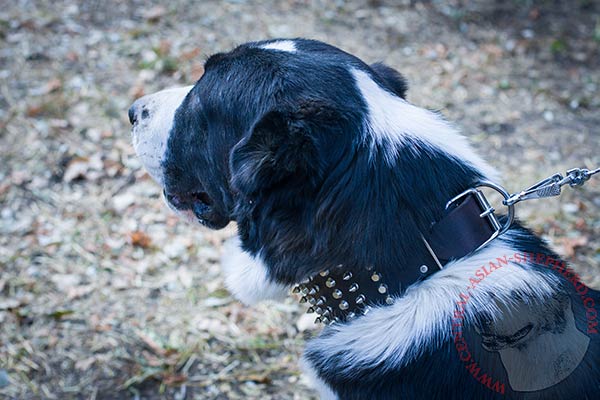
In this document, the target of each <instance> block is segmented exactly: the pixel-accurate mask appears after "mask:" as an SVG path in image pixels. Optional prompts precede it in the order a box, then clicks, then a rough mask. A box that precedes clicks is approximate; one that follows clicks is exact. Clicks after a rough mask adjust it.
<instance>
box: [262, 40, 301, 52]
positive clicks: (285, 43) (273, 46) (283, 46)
mask: <svg viewBox="0 0 600 400" xmlns="http://www.w3.org/2000/svg"><path fill="white" fill-rule="evenodd" d="M260 48H261V49H268V50H280V51H287V52H288V53H295V52H296V51H297V49H296V44H295V43H294V42H293V41H292V40H278V41H276V42H271V43H267V44H264V45H262V46H260Z"/></svg>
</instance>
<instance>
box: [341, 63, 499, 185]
mask: <svg viewBox="0 0 600 400" xmlns="http://www.w3.org/2000/svg"><path fill="white" fill-rule="evenodd" d="M352 75H353V76H354V80H355V82H356V85H357V86H358V89H359V90H360V92H361V94H362V96H363V99H364V101H365V103H366V104H367V107H368V113H369V115H368V119H367V125H368V126H367V130H368V132H369V134H370V135H372V137H373V139H374V142H375V145H376V146H378V147H379V148H380V149H382V150H383V152H384V157H385V158H386V159H387V160H388V161H389V162H393V161H394V160H395V159H396V157H397V155H398V152H399V151H401V149H402V144H403V142H404V141H406V139H407V138H410V137H413V138H416V139H419V140H420V141H422V142H424V143H426V144H428V145H430V146H431V147H434V148H435V149H437V150H440V151H442V152H444V153H446V154H448V155H450V156H453V157H455V158H457V159H458V160H460V161H464V162H467V163H469V164H470V165H471V166H473V167H475V168H476V169H478V170H479V171H480V172H481V173H483V174H484V175H485V176H486V177H487V178H488V179H493V180H495V179H496V177H497V172H496V171H495V170H494V169H493V168H492V167H491V166H489V165H488V164H487V163H486V162H485V161H484V160H483V159H482V158H481V157H479V156H478V155H477V154H476V153H475V152H474V151H473V149H472V147H471V146H470V144H469V142H468V140H467V139H466V138H465V137H464V136H462V135H461V134H460V133H459V132H458V131H457V130H456V128H454V127H453V126H452V125H451V124H450V123H449V122H448V121H446V120H444V119H443V118H442V117H441V116H440V115H438V114H437V113H434V112H432V111H429V110H426V109H423V108H420V107H417V106H414V105H412V104H410V103H408V102H407V101H406V100H404V99H402V98H401V97H398V96H396V95H394V94H392V93H390V92H388V91H387V90H385V89H383V88H382V87H380V86H379V85H378V84H377V83H376V82H375V81H373V79H371V77H370V76H369V75H368V74H367V73H366V72H364V71H360V70H357V69H353V70H352ZM409 145H410V144H409Z"/></svg>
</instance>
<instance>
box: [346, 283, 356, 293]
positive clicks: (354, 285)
mask: <svg viewBox="0 0 600 400" xmlns="http://www.w3.org/2000/svg"><path fill="white" fill-rule="evenodd" d="M357 290H358V283H353V284H352V285H350V287H349V288H348V291H349V292H350V293H354V292H356V291H357Z"/></svg>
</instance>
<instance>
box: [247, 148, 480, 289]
mask: <svg viewBox="0 0 600 400" xmlns="http://www.w3.org/2000/svg"><path fill="white" fill-rule="evenodd" d="M411 146H413V147H412V150H411V151H406V152H401V153H399V155H398V157H397V159H396V160H395V162H394V163H393V164H390V163H389V162H388V161H386V160H384V159H383V158H382V157H376V156H375V157H373V154H371V153H369V152H368V151H366V150H365V151H362V150H361V149H359V150H357V151H356V154H355V157H353V162H352V163H351V164H349V165H346V166H344V167H340V168H334V169H333V170H332V172H331V174H330V175H329V176H328V178H327V179H326V181H325V182H324V183H323V185H322V187H323V188H325V189H322V190H321V191H319V192H318V193H316V194H315V195H314V196H309V197H308V198H307V197H306V196H305V195H304V194H302V193H297V192H296V191H294V188H291V189H290V188H288V187H285V188H281V189H280V190H273V191H271V192H270V193H269V194H268V196H267V195H265V196H263V197H258V198H257V199H255V200H254V201H253V203H252V204H247V205H245V206H246V207H247V210H246V211H245V212H244V213H243V214H242V215H241V218H240V219H239V220H238V223H239V228H240V236H241V238H242V242H243V246H244V248H245V250H247V251H249V252H250V253H251V254H254V255H259V256H260V257H261V258H262V259H263V261H264V262H265V264H266V265H267V266H268V268H269V274H270V277H271V278H272V279H273V280H274V281H277V282H281V283H286V284H295V283H298V282H301V281H302V280H305V279H307V278H308V277H310V276H314V275H316V274H318V273H319V272H321V271H324V270H327V269H334V268H336V267H337V266H338V265H343V266H344V267H345V269H348V270H352V271H360V270H364V269H366V268H368V267H371V266H372V267H373V268H374V269H375V270H376V271H379V272H381V273H382V274H384V275H385V276H386V282H387V284H388V285H394V283H395V282H399V281H400V280H401V278H402V274H404V273H405V271H406V269H407V268H414V267H415V266H413V265H409V264H410V261H411V260H413V259H415V258H423V257H426V254H425V253H426V251H427V250H426V249H425V248H424V247H423V245H422V241H421V237H420V233H421V232H423V231H425V230H426V229H428V228H429V226H430V224H431V223H433V222H435V221H436V220H438V219H439V218H440V217H441V216H442V215H443V212H444V206H445V204H446V202H447V201H448V200H449V199H450V198H452V197H454V196H455V195H456V194H458V193H460V192H462V191H463V190H465V189H467V188H469V187H471V186H472V185H473V184H474V183H475V182H477V181H478V180H480V179H481V178H482V175H481V174H480V173H478V172H477V170H476V169H475V168H472V167H469V166H468V165H466V164H464V163H461V162H460V161H458V160H456V159H453V158H452V157H450V156H448V155H446V154H444V153H442V152H440V151H436V150H435V149H432V148H428V147H426V146H424V145H422V144H420V143H418V142H414V143H411ZM416 267H417V268H418V266H416Z"/></svg>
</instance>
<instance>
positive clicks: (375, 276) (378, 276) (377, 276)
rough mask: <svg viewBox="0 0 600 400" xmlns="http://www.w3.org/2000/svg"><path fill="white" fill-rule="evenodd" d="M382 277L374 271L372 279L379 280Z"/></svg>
mask: <svg viewBox="0 0 600 400" xmlns="http://www.w3.org/2000/svg"><path fill="white" fill-rule="evenodd" d="M380 279H381V275H380V274H379V273H377V272H373V275H371V280H372V281H373V282H379V280H380Z"/></svg>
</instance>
